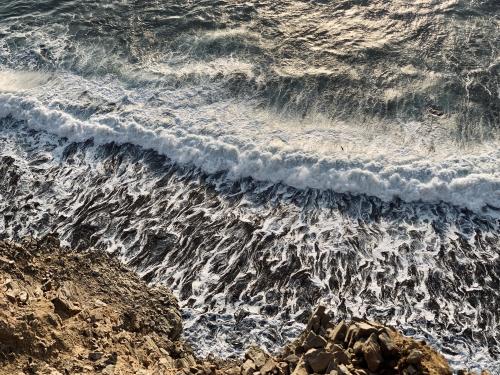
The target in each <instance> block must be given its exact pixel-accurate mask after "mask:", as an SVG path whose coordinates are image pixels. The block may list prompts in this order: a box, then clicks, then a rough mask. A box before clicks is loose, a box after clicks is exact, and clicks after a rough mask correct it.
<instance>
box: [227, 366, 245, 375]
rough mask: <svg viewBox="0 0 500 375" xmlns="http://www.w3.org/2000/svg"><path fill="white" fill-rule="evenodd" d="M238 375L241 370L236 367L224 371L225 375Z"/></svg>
mask: <svg viewBox="0 0 500 375" xmlns="http://www.w3.org/2000/svg"><path fill="white" fill-rule="evenodd" d="M240 374H241V370H240V368H239V367H238V366H233V367H230V368H229V369H226V370H225V375H240Z"/></svg>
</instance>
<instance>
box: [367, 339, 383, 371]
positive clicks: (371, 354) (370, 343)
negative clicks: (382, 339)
mask: <svg viewBox="0 0 500 375" xmlns="http://www.w3.org/2000/svg"><path fill="white" fill-rule="evenodd" d="M362 352H363V356H364V358H365V361H366V364H367V366H368V369H369V370H370V371H373V372H375V371H377V370H378V368H379V367H380V365H381V364H382V362H383V360H384V359H383V358H382V354H381V352H380V345H379V344H378V339H377V335H376V334H375V333H372V334H371V335H370V337H369V338H368V340H366V341H365V343H364V344H363V348H362Z"/></svg>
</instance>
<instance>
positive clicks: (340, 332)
mask: <svg viewBox="0 0 500 375" xmlns="http://www.w3.org/2000/svg"><path fill="white" fill-rule="evenodd" d="M346 334H347V325H346V324H345V321H344V320H342V321H341V322H340V323H339V324H337V325H336V326H335V328H334V329H333V330H331V331H330V334H329V338H330V340H332V341H333V342H335V343H341V342H343V341H344V339H345V335H346Z"/></svg>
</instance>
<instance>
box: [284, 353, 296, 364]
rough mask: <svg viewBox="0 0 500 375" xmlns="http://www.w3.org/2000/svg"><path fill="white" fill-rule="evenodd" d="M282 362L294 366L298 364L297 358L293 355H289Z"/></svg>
mask: <svg viewBox="0 0 500 375" xmlns="http://www.w3.org/2000/svg"><path fill="white" fill-rule="evenodd" d="M283 360H284V361H285V362H288V363H291V364H293V365H296V364H297V363H298V362H299V360H300V358H299V357H298V356H296V355H295V354H290V355H288V356H286V357H285V358H284V359H283Z"/></svg>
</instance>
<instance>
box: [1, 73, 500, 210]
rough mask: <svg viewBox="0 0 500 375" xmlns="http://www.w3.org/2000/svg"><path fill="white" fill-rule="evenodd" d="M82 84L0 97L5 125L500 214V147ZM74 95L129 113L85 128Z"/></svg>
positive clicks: (231, 170)
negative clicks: (433, 144) (86, 92)
mask: <svg viewBox="0 0 500 375" xmlns="http://www.w3.org/2000/svg"><path fill="white" fill-rule="evenodd" d="M78 80H83V79H82V78H75V77H74V76H71V75H66V76H64V77H60V79H58V80H57V79H56V80H53V81H52V83H51V84H50V85H46V86H42V87H40V88H38V89H34V90H25V92H24V93H23V92H17V93H4V94H0V116H1V117H6V116H9V115H10V116H12V117H14V118H16V119H18V120H22V121H25V122H26V124H27V125H28V126H29V127H31V128H33V129H37V130H43V131H48V132H50V133H53V134H56V135H58V136H62V137H67V138H68V139H70V140H73V141H83V140H85V139H88V138H94V140H95V142H97V143H107V142H117V143H133V144H136V145H139V146H142V147H145V148H151V149H154V150H156V151H157V152H159V153H161V154H164V155H166V156H168V157H169V158H171V159H172V160H174V161H176V162H177V163H180V164H192V165H195V166H196V167H199V168H201V169H202V170H203V171H205V172H207V173H215V172H220V171H225V172H227V175H228V177H229V178H231V179H239V178H243V177H252V178H254V179H256V180H261V181H269V182H272V183H284V184H287V185H289V186H292V187H295V188H299V189H306V188H315V189H321V190H327V189H331V190H333V191H336V192H341V193H353V194H366V195H369V196H375V197H378V198H380V199H382V200H385V201H389V200H391V199H393V198H394V197H399V198H401V199H403V200H404V201H407V202H414V201H424V202H439V201H444V202H448V203H451V204H454V205H458V206H461V207H467V208H469V209H471V210H474V211H476V212H477V211H480V210H481V209H482V208H483V207H485V206H486V205H489V206H493V207H500V170H499V168H498V166H499V160H500V149H499V147H498V144H496V143H495V142H494V141H492V142H491V144H483V145H482V146H481V147H479V148H477V149H474V150H472V151H467V152H465V151H462V150H459V149H457V148H455V149H453V147H454V146H452V145H451V143H449V144H444V143H443V142H444V141H443V140H441V141H440V142H441V149H442V150H441V151H440V152H438V153H434V154H430V153H429V152H428V151H427V150H426V149H425V147H422V144H419V142H421V143H422V142H424V141H425V139H426V138H425V137H423V136H422V137H420V138H419V137H418V133H419V129H420V128H421V127H422V126H421V125H419V124H411V123H410V124H405V125H404V129H403V130H401V131H400V132H399V133H398V134H396V135H397V136H395V135H394V134H392V135H391V134H390V133H388V132H383V131H381V130H380V129H374V130H373V131H371V132H370V131H369V130H367V129H363V128H360V129H357V130H353V126H352V125H351V126H347V125H337V126H336V127H333V128H328V126H327V125H324V124H321V123H319V121H318V122H317V126H314V123H311V124H305V125H304V124H301V125H297V124H294V123H293V121H288V120H287V119H279V118H278V119H276V118H274V119H273V120H272V121H271V120H270V118H271V117H272V114H269V113H267V114H266V116H267V117H266V116H263V115H262V114H259V113H258V112H255V111H254V112H250V111H249V110H246V112H245V108H244V103H243V104H242V103H234V102H228V101H222V100H221V101H217V102H216V103H215V104H213V103H212V104H207V103H206V102H203V100H202V99H200V97H203V95H204V94H203V90H204V88H203V87H202V88H197V89H196V90H198V91H197V92H194V93H193V92H191V91H186V89H179V90H178V91H171V90H170V91H169V90H167V89H165V90H164V91H163V92H158V91H156V92H154V93H153V92H145V89H142V88H141V90H138V89H132V90H128V91H127V90H125V89H124V88H123V87H121V86H120V84H119V83H116V82H106V83H102V82H101V83H96V82H91V81H84V82H80V81H78ZM99 85H100V86H99ZM76 87H87V88H90V89H91V90H92V91H91V92H93V93H94V95H95V96H96V97H99V98H101V99H102V100H106V101H108V102H110V101H113V102H119V101H120V100H121V99H120V98H122V99H123V98H127V101H126V105H123V107H122V108H120V109H118V110H115V111H111V112H110V113H107V114H95V115H92V116H91V117H90V118H88V119H79V118H77V117H75V116H74V115H72V114H70V113H69V112H67V110H66V108H67V107H69V106H70V104H72V105H73V104H75V102H76V104H78V99H77V98H78V95H77V94H75V93H74V92H75V91H76V89H75V88H76ZM0 89H1V87H0ZM182 90H184V91H182ZM99 91H100V92H99ZM153 94H154V95H156V97H158V96H159V95H160V94H161V95H160V96H161V98H162V99H163V102H162V103H161V105H159V106H155V105H151V104H150V103H149V102H148V99H150V98H151V96H152V95H153ZM209 94H210V92H209ZM122 102H123V100H122ZM81 105H82V106H83V105H84V104H81ZM174 106H177V107H174ZM165 110H168V111H167V112H168V114H169V115H170V118H168V119H167V117H166V115H165ZM283 124H285V125H283ZM402 128H403V126H402ZM424 130H425V132H423V133H424V134H428V129H424ZM439 131H441V133H443V131H442V129H437V130H436V134H441V133H439ZM376 132H378V135H374V134H377V133H376ZM443 134H444V133H443ZM433 135H434V134H431V136H433ZM440 136H442V138H443V139H444V135H442V134H441V135H440ZM341 145H344V146H343V147H342V148H344V150H341V149H340V147H339V146H341ZM424 146H425V145H424Z"/></svg>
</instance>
